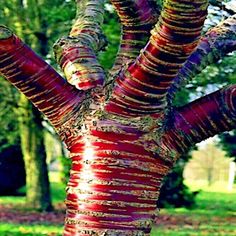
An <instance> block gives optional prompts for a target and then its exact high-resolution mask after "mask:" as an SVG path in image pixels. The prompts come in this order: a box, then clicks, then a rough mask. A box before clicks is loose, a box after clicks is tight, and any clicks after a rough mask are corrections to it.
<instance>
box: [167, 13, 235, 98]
mask: <svg viewBox="0 0 236 236" xmlns="http://www.w3.org/2000/svg"><path fill="white" fill-rule="evenodd" d="M235 49H236V14H235V15H233V16H231V17H229V18H228V19H226V20H225V21H223V22H221V23H220V24H219V25H217V26H216V27H214V28H212V29H210V30H209V31H208V32H207V33H206V35H205V36H204V37H202V38H201V41H200V43H199V45H198V47H197V49H196V51H195V52H194V53H193V54H192V55H191V56H190V57H189V58H188V60H187V61H186V63H185V64H184V66H183V67H182V68H181V70H180V71H179V73H178V75H177V76H176V78H175V79H174V83H173V84H172V86H171V87H170V89H169V91H168V93H169V94H168V100H169V101H170V102H171V101H173V98H174V95H175V93H176V92H177V91H178V90H179V89H180V88H181V87H182V86H183V85H184V83H186V82H188V81H190V80H191V79H192V78H194V77H195V76H196V75H197V74H199V73H201V71H202V70H203V69H204V68H206V67H207V66H208V65H210V64H212V63H215V62H217V61H218V60H219V59H220V58H223V57H224V56H226V55H227V54H228V53H229V52H232V51H234V50H235Z"/></svg>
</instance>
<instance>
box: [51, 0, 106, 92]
mask: <svg viewBox="0 0 236 236" xmlns="http://www.w3.org/2000/svg"><path fill="white" fill-rule="evenodd" d="M103 4H104V1H103V0H77V15H76V20H75V23H74V25H73V26H72V29H71V31H70V34H69V36H68V37H63V38H61V39H60V40H58V41H57V42H56V44H55V45H54V52H55V57H56V60H57V62H58V64H59V65H60V66H61V68H62V70H63V71H64V73H65V76H66V78H67V80H68V82H69V83H70V84H72V85H74V86H75V87H76V88H78V89H80V90H87V89H90V88H94V87H96V86H102V85H103V84H104V80H105V73H104V70H103V68H102V67H101V65H100V64H99V62H98V60H97V56H96V53H97V52H98V51H99V50H102V49H103V48H104V47H105V45H106V39H105V36H104V35H103V33H102V29H101V25H102V23H103V14H104V7H103Z"/></svg>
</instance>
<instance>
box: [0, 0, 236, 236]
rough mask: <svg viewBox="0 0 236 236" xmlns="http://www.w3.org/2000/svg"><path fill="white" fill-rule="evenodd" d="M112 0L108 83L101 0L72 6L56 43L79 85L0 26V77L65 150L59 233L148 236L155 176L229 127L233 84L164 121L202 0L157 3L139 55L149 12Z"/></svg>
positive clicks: (194, 37)
mask: <svg viewBox="0 0 236 236" xmlns="http://www.w3.org/2000/svg"><path fill="white" fill-rule="evenodd" d="M112 3H113V4H114V5H115V8H116V10H117V12H118V14H119V16H120V20H121V23H122V25H123V30H124V31H123V36H122V39H121V49H120V52H119V54H118V59H117V61H116V63H115V66H114V68H113V71H115V73H113V72H112V73H111V75H110V77H109V78H108V80H107V81H105V72H104V71H103V69H102V68H101V67H100V64H99V62H98V61H97V58H96V53H97V52H98V51H99V50H100V49H101V47H102V46H101V45H103V42H104V41H103V37H102V36H101V35H102V32H101V28H100V27H101V24H102V14H103V10H102V4H103V1H102V0H93V1H92V0H87V1H86V0H83V1H78V15H77V19H76V23H75V25H74V26H73V27H72V31H71V33H70V34H71V35H70V36H69V37H68V38H66V39H62V40H60V41H59V43H57V46H56V57H57V59H58V62H59V64H60V65H61V67H62V69H63V70H64V72H65V74H66V76H67V79H68V81H69V82H70V83H72V84H73V85H75V87H76V88H78V89H76V88H74V87H73V86H71V85H69V84H68V83H67V82H66V81H65V80H64V79H63V78H62V77H61V76H59V75H58V74H57V73H56V72H55V71H54V70H53V69H52V68H51V67H50V66H49V65H47V64H46V63H45V62H44V61H43V60H42V59H40V58H39V57H38V56H36V55H35V54H34V53H33V52H32V51H31V50H30V49H29V48H28V47H27V46H26V45H24V44H23V43H22V42H21V41H20V40H19V38H17V37H16V36H14V35H13V34H12V33H11V32H10V31H9V30H8V29H7V28H5V27H0V73H1V74H3V75H4V76H5V77H6V78H7V79H8V80H9V81H10V82H11V83H12V84H14V85H15V86H16V87H17V88H18V89H19V90H20V91H21V92H22V93H24V94H25V95H26V96H27V97H28V98H29V99H30V100H31V101H32V102H33V103H34V104H35V106H36V107H38V109H39V110H41V111H42V112H43V113H44V114H45V115H46V117H47V118H48V119H49V120H50V121H51V123H52V125H53V126H54V127H55V129H56V131H57V132H58V134H59V135H60V137H61V139H62V141H64V142H65V144H66V145H67V148H68V150H69V152H70V158H71V161H72V168H71V173H70V180H69V183H68V186H67V198H66V206H67V213H66V219H65V229H64V235H66V236H72V235H113V236H115V235H124V236H125V235H127V236H128V235H133V236H138V235H150V230H151V227H152V221H153V219H154V217H155V215H156V201H157V199H158V195H159V191H160V187H161V183H162V180H163V177H164V176H165V175H166V174H167V173H168V172H169V170H170V169H171V168H172V166H173V164H174V163H175V161H176V160H177V158H178V157H179V155H180V154H181V153H182V152H184V151H186V149H187V147H189V146H191V145H193V144H195V143H196V142H199V141H201V140H203V139H205V138H208V137H210V136H212V135H214V134H216V133H219V132H223V131H225V130H230V129H232V128H233V127H235V122H236V120H235V101H236V100H235V85H233V86H231V87H228V88H225V89H223V90H219V91H218V92H216V93H214V94H211V95H208V96H207V97H204V98H201V99H200V100H197V101H195V102H193V103H190V104H188V105H186V106H184V107H182V108H178V109H177V110H175V111H173V113H172V119H171V120H169V119H167V118H166V113H167V112H168V111H169V110H168V109H169V107H167V93H168V91H169V88H170V87H171V86H172V83H175V82H176V76H177V74H178V72H179V69H181V68H184V67H183V64H184V63H185V62H186V61H187V62H186V63H188V60H191V59H188V57H189V56H190V55H191V54H192V53H194V50H195V49H196V47H197V45H198V41H199V40H200V34H201V28H202V25H203V23H204V19H205V16H206V7H207V1H205V0H195V1H192V0H191V1H190V0H179V1H177V0H165V1H164V8H163V10H162V12H161V16H160V18H159V21H158V22H157V24H156V25H155V27H154V29H153V30H152V32H151V35H149V37H150V38H149V41H148V42H147V44H146V46H145V47H144V49H143V50H141V52H140V53H139V54H138V53H137V52H138V50H139V49H140V48H139V49H138V50H137V49H136V47H139V46H140V45H142V46H144V45H145V38H147V37H148V33H147V32H146V33H145V35H141V33H142V32H144V31H143V30H146V29H147V28H145V27H146V26H147V25H148V27H151V25H152V24H153V23H154V21H155V20H154V19H156V16H157V14H158V13H157V12H158V11H156V9H155V8H153V4H152V1H141V0H140V1H139V0H138V1H132V0H130V1H125V2H124V1H123V2H122V1H119V0H117V1H112ZM141 7H142V8H141ZM90 14H91V15H90ZM153 14H154V16H153ZM95 18H96V19H95ZM222 34H223V35H224V34H225V32H223V33H222ZM226 35H227V33H226ZM126 37H127V38H126ZM133 41H138V43H137V44H136V42H134V45H135V49H134V48H133V44H132V43H133ZM202 42H203V41H201V43H202ZM201 43H200V44H201ZM138 45H139V46H138ZM133 53H134V54H133ZM134 55H138V57H137V58H136V56H134ZM130 59H131V62H128V61H129V60H130ZM122 60H123V61H124V62H123V64H122V62H121V61H122ZM195 65H196V66H197V63H195ZM121 67H122V68H121ZM193 69H196V68H195V67H194V68H193ZM72 77H75V80H74V79H73V78H72ZM170 105H171V103H170Z"/></svg>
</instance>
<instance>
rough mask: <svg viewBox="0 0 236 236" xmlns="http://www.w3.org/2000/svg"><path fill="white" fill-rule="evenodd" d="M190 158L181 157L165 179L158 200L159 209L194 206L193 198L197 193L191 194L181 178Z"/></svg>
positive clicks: (187, 156) (186, 156)
mask: <svg viewBox="0 0 236 236" xmlns="http://www.w3.org/2000/svg"><path fill="white" fill-rule="evenodd" d="M190 158H191V156H190V155H184V156H182V157H181V158H180V159H179V160H178V161H177V163H176V164H175V167H174V168H173V169H172V171H171V173H170V174H169V175H167V176H166V177H165V179H164V182H163V186H162V188H161V192H160V196H159V200H158V206H159V207H188V208H191V207H193V206H194V204H195V196H196V194H197V193H198V192H191V191H190V189H189V188H188V186H187V185H186V184H185V183H184V177H183V171H184V167H185V165H186V162H187V161H188V160H189V159H190Z"/></svg>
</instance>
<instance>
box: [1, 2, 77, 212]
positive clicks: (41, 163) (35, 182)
mask: <svg viewBox="0 0 236 236" xmlns="http://www.w3.org/2000/svg"><path fill="white" fill-rule="evenodd" d="M54 3H56V4H57V7H55V5H54ZM54 3H52V2H51V1H35V0H27V1H19V0H11V1H7V2H5V3H3V4H1V9H0V13H1V14H0V22H1V23H4V24H7V25H9V26H10V27H12V28H13V29H14V30H15V31H16V33H17V34H18V35H19V36H21V37H22V38H23V39H24V41H25V42H26V43H28V44H29V45H30V46H31V47H32V48H33V49H35V50H36V51H37V52H38V53H39V54H40V55H41V56H43V57H44V58H48V60H49V59H50V57H51V56H50V55H51V54H50V53H51V52H50V51H49V49H50V46H49V45H52V43H53V41H55V39H56V38H53V36H54V37H55V35H56V34H57V33H62V32H63V30H65V31H66V27H65V29H63V30H62V31H61V29H59V28H57V27H55V25H56V24H57V23H59V22H60V21H62V22H63V23H64V24H65V26H66V24H67V22H66V21H65V19H64V18H65V17H67V18H69V16H67V13H68V12H71V14H72V15H73V11H71V6H74V4H72V3H69V2H68V3H65V2H64V1H56V2H55V1H54ZM58 6H59V7H58ZM69 8H70V11H69ZM16 9H17V10H16ZM49 9H50V10H49ZM59 12H60V14H58V13H59ZM69 20H71V18H69ZM49 26H50V28H49ZM52 29H54V30H52ZM67 30H68V29H67ZM2 83H3V82H2V81H1V84H2ZM2 86H4V88H8V87H7V86H6V85H5V84H4V85H2ZM9 89H10V90H11V92H12V93H11V94H13V93H14V91H12V90H13V89H12V88H9ZM9 89H8V90H9ZM4 92H5V93H6V91H4ZM2 95H3V94H2ZM1 98H2V100H3V101H2V102H1V105H2V106H3V105H4V104H5V109H4V110H2V111H3V112H4V116H5V117H3V115H2V116H1V118H2V119H1V120H2V121H4V122H5V124H4V125H3V126H2V127H9V125H8V126H6V122H7V124H10V125H11V126H14V125H15V124H16V125H17V128H16V127H15V130H17V131H18V129H19V132H18V135H19V136H20V140H21V150H22V153H23V157H24V162H25V167H26V185H27V188H26V202H27V206H28V207H32V208H34V209H38V210H51V209H52V203H51V196H50V187H49V179H48V170H47V164H46V151H45V145H44V132H45V129H44V127H43V125H42V121H43V118H42V116H41V114H40V113H39V112H38V110H37V109H35V108H34V107H33V106H32V105H31V103H29V102H28V100H27V99H26V98H25V96H24V95H23V94H21V95H17V94H15V93H14V97H13V98H14V100H13V99H11V97H9V96H6V94H5V96H4V95H3V96H1ZM6 98H7V99H8V101H6ZM9 100H10V101H11V102H10V103H11V106H7V105H6V103H9ZM4 101H5V102H4ZM12 103H14V104H12ZM12 107H15V109H14V112H11V113H8V112H6V109H8V110H9V109H12ZM13 113H14V114H15V115H16V116H17V117H18V120H17V121H16V120H14V121H13V117H14V116H12V114H13ZM10 116H11V117H10ZM8 117H10V118H8ZM10 130H11V129H10V127H9V129H8V134H7V135H4V134H3V136H2V137H12V138H13V137H14V136H13V134H14V133H13V131H12V132H11V133H10V134H9V131H10ZM12 141H13V140H12ZM13 142H16V140H15V139H14V141H13ZM7 143H8V144H9V143H10V142H9V140H8V142H7ZM19 178H20V176H19Z"/></svg>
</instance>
